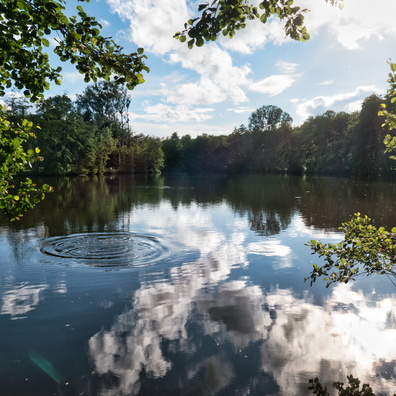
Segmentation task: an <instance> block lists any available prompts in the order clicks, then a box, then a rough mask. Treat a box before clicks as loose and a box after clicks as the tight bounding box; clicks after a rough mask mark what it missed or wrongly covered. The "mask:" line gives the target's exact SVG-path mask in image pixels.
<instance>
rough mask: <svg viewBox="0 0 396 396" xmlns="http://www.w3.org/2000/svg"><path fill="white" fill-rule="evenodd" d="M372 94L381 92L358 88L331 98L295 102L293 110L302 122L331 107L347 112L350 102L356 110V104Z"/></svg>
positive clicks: (323, 97) (374, 88)
mask: <svg viewBox="0 0 396 396" xmlns="http://www.w3.org/2000/svg"><path fill="white" fill-rule="evenodd" d="M372 93H377V94H380V93H382V90H381V89H379V88H377V87H375V86H373V85H368V86H360V87H357V88H356V89H355V90H354V91H352V92H345V93H339V94H336V95H331V96H316V97H314V98H313V99H307V100H300V101H299V102H295V103H296V105H295V109H296V113H297V115H298V116H299V117H300V118H301V119H303V120H305V119H306V118H308V117H309V116H310V115H313V114H314V113H315V111H316V112H317V111H318V110H319V109H326V110H327V109H328V108H330V107H331V106H337V107H340V108H341V109H343V110H345V111H348V110H350V109H351V107H350V106H351V101H352V103H353V108H354V109H358V108H357V107H358V104H359V103H360V104H361V103H362V102H363V100H364V99H365V97H367V96H368V95H370V94H372ZM348 106H349V107H348Z"/></svg>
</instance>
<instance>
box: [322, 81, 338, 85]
mask: <svg viewBox="0 0 396 396" xmlns="http://www.w3.org/2000/svg"><path fill="white" fill-rule="evenodd" d="M332 84H334V80H324V81H321V82H320V83H318V85H332Z"/></svg>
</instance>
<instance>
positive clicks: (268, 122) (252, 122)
mask: <svg viewBox="0 0 396 396" xmlns="http://www.w3.org/2000/svg"><path fill="white" fill-rule="evenodd" d="M292 122H293V119H292V118H291V116H290V114H288V113H286V112H285V111H283V110H282V109H281V108H280V107H278V106H273V105H269V106H261V107H260V108H258V109H257V110H255V111H254V112H253V113H252V114H251V115H250V117H249V129H250V130H252V131H265V130H268V129H273V128H276V127H279V126H281V125H282V124H286V123H292Z"/></svg>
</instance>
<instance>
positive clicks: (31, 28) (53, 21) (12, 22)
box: [0, 0, 149, 101]
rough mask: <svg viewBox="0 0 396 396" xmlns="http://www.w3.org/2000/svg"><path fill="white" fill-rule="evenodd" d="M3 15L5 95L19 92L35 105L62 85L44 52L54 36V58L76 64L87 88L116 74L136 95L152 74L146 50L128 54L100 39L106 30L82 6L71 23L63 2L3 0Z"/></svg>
mask: <svg viewBox="0 0 396 396" xmlns="http://www.w3.org/2000/svg"><path fill="white" fill-rule="evenodd" d="M83 1H84V0H83ZM87 1H89V0H87ZM0 15H1V19H0V33H1V34H0V95H4V94H5V89H7V88H11V87H12V86H15V87H16V88H18V89H19V90H24V94H25V95H26V96H28V97H30V98H31V99H32V101H35V100H37V99H38V98H39V97H42V95H43V92H44V91H45V90H46V89H48V88H49V85H50V82H55V83H56V84H61V81H62V77H61V74H60V72H61V71H62V68H61V67H56V68H55V67H53V66H51V64H50V61H49V56H48V54H47V53H46V52H45V50H44V48H46V47H49V45H50V43H49V38H50V37H54V36H55V41H56V43H57V44H56V46H55V48H54V52H55V54H56V55H57V56H58V57H59V59H60V60H61V61H62V62H65V61H70V62H71V63H72V64H74V65H75V67H76V69H77V70H78V71H79V72H80V73H82V74H84V79H85V81H86V82H89V81H91V80H93V81H96V80H97V79H98V78H104V79H106V80H109V79H110V77H111V75H112V74H114V75H115V77H114V81H116V82H117V83H120V84H123V83H126V84H127V87H128V88H130V89H132V88H134V87H135V86H136V85H138V84H141V83H142V82H144V78H143V75H142V72H143V71H149V69H148V67H147V66H146V65H145V64H144V59H145V58H146V56H145V55H144V54H143V49H141V48H138V49H137V51H136V52H133V53H130V54H124V53H123V48H122V47H120V46H119V45H117V44H116V43H115V42H114V41H113V40H111V39H109V38H106V37H103V36H101V35H100V29H101V25H100V24H99V23H98V22H97V21H96V20H95V18H93V17H90V16H88V15H87V14H86V13H85V11H84V10H83V8H82V7H81V6H80V5H79V6H77V16H70V17H68V16H67V15H66V12H65V1H64V0H58V1H57V0H18V1H15V0H2V2H1V3H0ZM16 37H17V38H18V39H16Z"/></svg>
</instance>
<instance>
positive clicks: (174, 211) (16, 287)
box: [0, 176, 396, 396]
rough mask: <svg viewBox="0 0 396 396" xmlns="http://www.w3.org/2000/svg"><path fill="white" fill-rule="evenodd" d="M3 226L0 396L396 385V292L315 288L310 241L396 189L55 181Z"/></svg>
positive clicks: (324, 182) (385, 287) (384, 215)
mask: <svg viewBox="0 0 396 396" xmlns="http://www.w3.org/2000/svg"><path fill="white" fill-rule="evenodd" d="M50 183H51V184H52V185H53V186H54V187H55V190H56V192H55V193H53V194H51V195H49V196H48V197H47V199H46V200H45V202H44V203H42V204H40V205H39V206H38V207H37V208H36V209H35V210H33V211H32V212H30V213H29V214H28V215H26V217H25V218H23V219H22V221H20V222H19V223H11V224H7V223H5V222H4V223H1V224H0V262H1V268H0V271H1V272H0V293H1V298H0V395H2V396H3V395H13V396H14V395H15V396H18V395H43V396H46V395H273V396H274V395H287V396H288V395H308V394H309V392H308V391H307V384H308V379H309V378H313V377H316V376H319V377H320V378H321V379H322V381H323V382H326V383H329V382H332V381H336V380H342V381H345V380H346V375H347V374H353V375H355V376H358V377H359V378H360V379H361V380H362V381H364V382H370V383H371V385H372V386H373V387H374V388H375V390H376V391H377V392H380V391H382V392H384V393H383V394H391V392H395V391H396V294H395V293H396V289H395V287H394V286H393V285H392V283H391V282H390V280H388V279H387V278H381V277H376V278H375V277H371V278H361V279H359V280H358V281H356V282H354V283H352V284H348V285H338V286H334V287H331V288H329V289H326V288H325V284H324V283H318V284H316V285H314V286H313V287H310V286H309V284H307V283H304V282H303V278H304V277H305V276H307V275H308V272H309V270H310V268H311V265H312V262H313V261H315V262H318V263H319V261H318V260H317V259H316V258H315V257H313V256H311V254H310V250H309V248H308V247H306V246H305V245H304V243H305V242H307V241H308V240H311V239H322V240H323V241H338V240H339V239H340V234H339V233H338V231H337V227H338V226H339V225H340V224H341V222H343V221H347V220H349V219H350V218H351V217H352V215H353V213H354V212H357V211H360V212H361V213H364V214H367V215H369V216H370V217H372V218H373V219H374V221H375V223H376V224H377V225H379V224H381V225H385V226H388V227H391V226H394V225H395V224H396V212H395V210H394V207H395V200H396V186H395V184H392V183H390V182H387V183H381V182H355V181H351V180H348V179H334V178H313V179H310V178H306V179H303V178H292V177H275V176H271V177H259V176H251V177H244V178H225V177H194V178H193V177H187V176H178V177H176V176H173V177H163V176H160V177H154V178H136V177H115V178H106V179H104V178H103V179H88V178H86V179H85V178H78V179H66V178H65V179H60V180H56V179H53V180H50Z"/></svg>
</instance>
